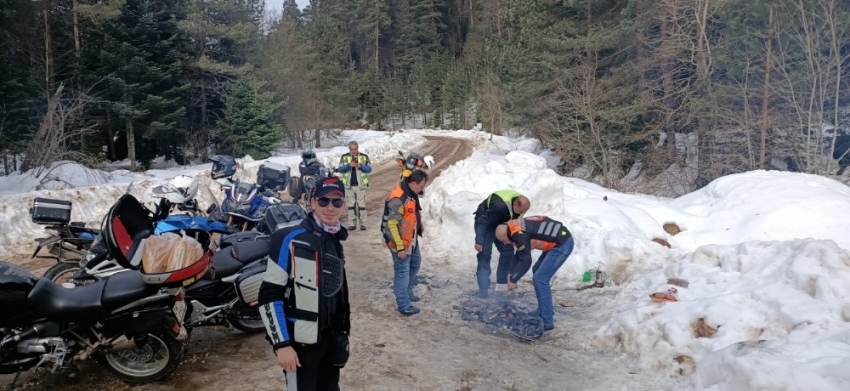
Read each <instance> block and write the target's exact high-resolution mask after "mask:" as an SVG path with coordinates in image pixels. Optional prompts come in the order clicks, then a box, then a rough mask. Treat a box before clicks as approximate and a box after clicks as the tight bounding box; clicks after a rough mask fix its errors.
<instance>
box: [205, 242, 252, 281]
mask: <svg viewBox="0 0 850 391" xmlns="http://www.w3.org/2000/svg"><path fill="white" fill-rule="evenodd" d="M212 263H213V267H212V268H210V271H209V272H207V275H206V276H204V278H205V279H207V280H214V281H217V280H221V279H222V278H225V277H228V276H232V275H234V274H236V273H237V272H239V270H242V268H243V267H245V265H244V264H243V263H242V262H240V261H239V260H237V259H236V258H233V256H232V255H231V252H230V249H229V248H225V249H223V250H221V251H219V252H217V253H215V255H213V258H212ZM213 268H214V269H213ZM213 270H215V275H213ZM212 277H215V278H212Z"/></svg>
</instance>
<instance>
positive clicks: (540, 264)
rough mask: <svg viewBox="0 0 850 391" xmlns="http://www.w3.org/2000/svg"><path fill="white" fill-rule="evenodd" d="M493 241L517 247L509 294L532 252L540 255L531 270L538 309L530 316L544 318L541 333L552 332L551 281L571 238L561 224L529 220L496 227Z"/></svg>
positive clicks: (543, 219)
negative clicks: (538, 251) (541, 252)
mask: <svg viewBox="0 0 850 391" xmlns="http://www.w3.org/2000/svg"><path fill="white" fill-rule="evenodd" d="M496 239H498V240H499V241H500V242H502V243H505V244H508V245H511V244H512V245H513V246H514V247H516V255H515V256H514V259H513V262H511V267H510V269H509V272H508V289H509V290H514V289H516V287H517V285H516V284H517V282H519V280H520V278H522V276H523V275H525V273H526V272H528V269H529V268H531V250H532V249H535V250H542V251H543V254H541V255H540V258H538V259H537V263H535V264H534V268H533V269H532V271H533V273H534V276H533V277H532V282H533V284H534V294H535V296H537V309H536V310H534V311H532V312H531V313H530V315H531V316H536V317H540V318H543V329H544V330H552V329H553V328H555V319H554V316H555V308H554V305H553V304H552V286H551V280H552V277H553V276H555V272H557V271H558V269H559V268H560V267H561V266H562V265H563V264H564V262H565V261H566V260H567V258H568V257H569V256H570V254H571V253H572V252H573V247H574V246H575V242H574V241H573V236H572V234H570V231H569V230H568V229H567V227H565V226H564V224H563V223H561V222H560V221H557V220H554V219H551V218H549V217H546V216H529V217H525V218H521V219H515V220H510V221H508V222H507V224H501V225H499V226H498V227H496Z"/></svg>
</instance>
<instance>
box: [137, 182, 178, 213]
mask: <svg viewBox="0 0 850 391" xmlns="http://www.w3.org/2000/svg"><path fill="white" fill-rule="evenodd" d="M170 186H171V185H163V186H151V187H149V188H148V189H147V190H145V194H142V199H141V200H140V201H141V203H142V206H143V207H145V209H147V210H148V211H150V212H151V213H153V214H154V215H159V214H161V213H163V209H171V200H169V199H168V197H163V196H162V191H163V189H162V188H163V187H170Z"/></svg>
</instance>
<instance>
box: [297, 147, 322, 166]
mask: <svg viewBox="0 0 850 391" xmlns="http://www.w3.org/2000/svg"><path fill="white" fill-rule="evenodd" d="M301 160H302V161H303V162H304V164H305V165H310V164H313V163H315V162H316V161H318V159H316V152H313V151H312V150H310V149H307V150H304V151H303V152H301Z"/></svg>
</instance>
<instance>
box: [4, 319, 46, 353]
mask: <svg viewBox="0 0 850 391" xmlns="http://www.w3.org/2000/svg"><path fill="white" fill-rule="evenodd" d="M46 329H47V325H45V324H43V323H39V324H37V325H35V326H33V327H32V328H29V329H26V330H24V331H22V332H21V333H20V334H16V335H10V336H7V337H6V338H3V341H0V348H3V347H5V346H6V345H9V344H11V343H17V342H20V341H21V340H26V339H28V338H30V337H34V336H36V335H39V334H41V332H43V331H44V330H46Z"/></svg>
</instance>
